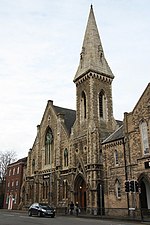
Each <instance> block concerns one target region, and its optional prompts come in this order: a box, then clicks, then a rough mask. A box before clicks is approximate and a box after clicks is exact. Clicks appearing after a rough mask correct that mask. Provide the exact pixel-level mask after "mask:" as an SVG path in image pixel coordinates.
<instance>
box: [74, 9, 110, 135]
mask: <svg viewBox="0 0 150 225" xmlns="http://www.w3.org/2000/svg"><path fill="white" fill-rule="evenodd" d="M113 78H114V75H113V73H112V71H111V69H110V67H109V65H108V63H107V61H106V59H105V55H104V51H103V47H102V43H101V40H100V36H99V32H98V28H97V25H96V21H95V16H94V12H93V7H92V6H91V9H90V14H89V18H88V23H87V27H86V32H85V36H84V41H83V45H82V51H81V54H80V63H79V67H78V69H77V72H76V74H75V77H74V83H75V84H76V98H77V99H76V104H77V119H76V122H77V124H78V125H77V126H78V129H79V132H80V131H81V130H83V128H85V129H88V128H89V127H91V128H92V127H93V128H99V129H100V130H101V131H102V130H103V131H104V133H108V132H111V131H112V128H113V124H114V118H113V107H112V87H111V83H112V80H113ZM106 130H107V132H105V131H106ZM104 136H105V134H104ZM102 138H103V135H102Z"/></svg>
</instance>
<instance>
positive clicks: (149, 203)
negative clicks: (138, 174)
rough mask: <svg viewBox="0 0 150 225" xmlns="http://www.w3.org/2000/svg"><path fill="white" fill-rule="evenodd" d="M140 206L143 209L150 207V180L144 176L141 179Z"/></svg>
mask: <svg viewBox="0 0 150 225" xmlns="http://www.w3.org/2000/svg"><path fill="white" fill-rule="evenodd" d="M139 187H140V206H141V208H142V209H150V182H149V181H148V180H147V179H146V178H145V177H142V178H141V179H140V181H139Z"/></svg>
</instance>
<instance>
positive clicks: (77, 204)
mask: <svg viewBox="0 0 150 225" xmlns="http://www.w3.org/2000/svg"><path fill="white" fill-rule="evenodd" d="M78 214H79V203H78V202H76V215H77V216H78Z"/></svg>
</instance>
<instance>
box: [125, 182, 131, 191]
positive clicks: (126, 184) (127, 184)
mask: <svg viewBox="0 0 150 225" xmlns="http://www.w3.org/2000/svg"><path fill="white" fill-rule="evenodd" d="M125 192H130V182H129V180H127V181H125Z"/></svg>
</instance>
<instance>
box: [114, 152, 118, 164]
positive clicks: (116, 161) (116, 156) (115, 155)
mask: <svg viewBox="0 0 150 225" xmlns="http://www.w3.org/2000/svg"><path fill="white" fill-rule="evenodd" d="M114 159H115V165H116V166H117V165H118V151H117V150H115V152H114Z"/></svg>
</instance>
